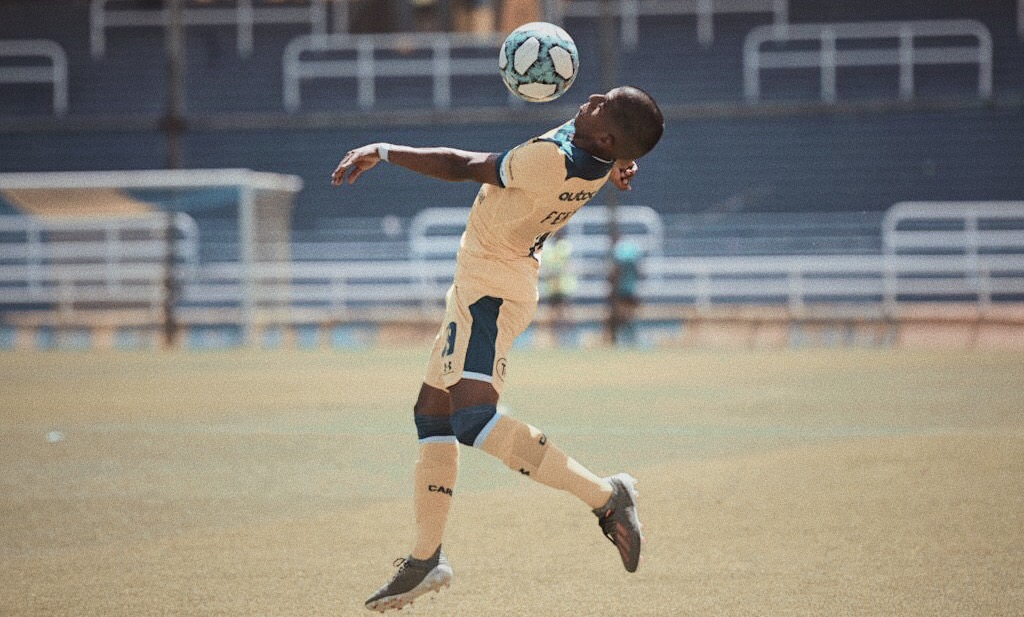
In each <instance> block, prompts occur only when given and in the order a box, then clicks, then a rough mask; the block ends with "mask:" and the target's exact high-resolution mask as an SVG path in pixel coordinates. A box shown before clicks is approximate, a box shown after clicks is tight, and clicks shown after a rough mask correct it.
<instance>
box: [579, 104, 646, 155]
mask: <svg viewBox="0 0 1024 617" xmlns="http://www.w3.org/2000/svg"><path fill="white" fill-rule="evenodd" d="M664 131H665V118H664V117H663V116H662V115H661V109H659V108H658V104H657V103H656V102H654V98H653V97H651V95H650V94H648V93H646V92H644V91H643V90H641V89H640V88H634V87H632V86H622V87H619V88H613V89H611V90H609V91H608V92H606V93H605V94H592V95H590V98H588V99H587V102H586V103H584V104H583V105H581V106H580V110H579V112H578V113H577V114H576V134H577V136H578V137H582V139H581V140H579V141H582V142H583V143H581V144H580V145H581V147H583V148H584V149H587V150H589V151H590V152H591V154H593V155H595V156H600V157H602V158H606V157H607V158H610V159H626V160H630V159H638V158H640V157H641V156H643V155H645V154H647V153H648V152H650V151H651V150H653V149H654V146H656V145H657V144H658V141H659V140H660V139H661V134H662V133H663V132H664Z"/></svg>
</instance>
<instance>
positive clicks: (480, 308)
mask: <svg viewBox="0 0 1024 617" xmlns="http://www.w3.org/2000/svg"><path fill="white" fill-rule="evenodd" d="M502 302H503V300H502V299H501V298H494V297H492V296H484V297H482V298H480V299H479V300H477V301H476V302H474V303H473V304H470V305H469V314H470V315H472V317H473V326H472V329H471V331H470V333H469V345H468V347H467V349H466V363H465V364H464V365H463V367H462V368H463V376H466V375H469V374H474V373H475V374H477V375H486V376H487V377H488V379H486V380H485V381H490V377H491V376H492V375H494V353H495V351H494V350H495V344H496V342H497V340H498V312H499V311H500V310H501V303H502ZM477 379H479V377H477Z"/></svg>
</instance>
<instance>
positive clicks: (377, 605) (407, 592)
mask: <svg viewBox="0 0 1024 617" xmlns="http://www.w3.org/2000/svg"><path fill="white" fill-rule="evenodd" d="M395 565H396V566H399V568H398V572H396V573H395V575H394V576H393V577H391V580H390V581H388V583H387V584H386V585H384V586H383V587H381V588H380V589H378V590H377V593H375V594H373V595H372V596H370V599H369V600H367V601H366V608H368V609H370V610H371V611H379V612H381V613H383V612H384V611H388V610H391V609H401V608H402V607H403V606H405V605H407V604H412V602H413V600H415V599H416V598H418V597H420V596H422V595H423V594H425V593H427V592H428V591H441V589H442V588H444V587H447V586H449V585H450V584H451V582H452V568H451V566H449V565H448V558H447V557H445V554H444V551H442V550H441V547H440V546H439V547H437V550H436V551H434V554H433V555H431V556H430V558H429V559H415V558H414V557H413V556H412V555H409V556H408V557H406V558H404V559H398V560H397V561H396V562H395Z"/></svg>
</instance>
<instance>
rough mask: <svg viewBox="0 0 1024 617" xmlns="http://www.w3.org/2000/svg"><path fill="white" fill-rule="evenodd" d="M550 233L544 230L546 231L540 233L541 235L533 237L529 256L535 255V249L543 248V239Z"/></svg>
mask: <svg viewBox="0 0 1024 617" xmlns="http://www.w3.org/2000/svg"><path fill="white" fill-rule="evenodd" d="M550 235H551V232H550V231H549V232H546V233H542V234H541V235H539V236H537V237H536V238H534V239H533V246H531V247H530V254H529V255H528V256H529V257H535V256H536V254H537V251H539V250H541V249H543V248H544V241H545V240H547V239H548V236H550Z"/></svg>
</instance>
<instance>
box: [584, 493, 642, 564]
mask: <svg viewBox="0 0 1024 617" xmlns="http://www.w3.org/2000/svg"><path fill="white" fill-rule="evenodd" d="M608 481H609V482H610V483H611V485H612V496H611V497H610V498H608V503H606V504H605V505H604V506H602V507H600V508H596V509H595V510H594V514H596V515H597V522H598V523H599V524H600V525H601V531H603V532H604V535H605V537H606V538H608V539H609V540H611V543H612V544H614V545H615V548H617V549H619V556H620V557H622V565H623V566H625V567H626V571H627V572H636V568H637V566H639V565H640V545H641V544H642V543H643V540H644V536H643V533H641V529H640V528H641V525H640V519H639V518H638V517H637V514H636V498H637V495H638V494H639V493H637V490H636V478H634V477H633V476H631V475H629V474H628V473H620V474H616V475H614V476H612V477H610V478H608Z"/></svg>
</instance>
